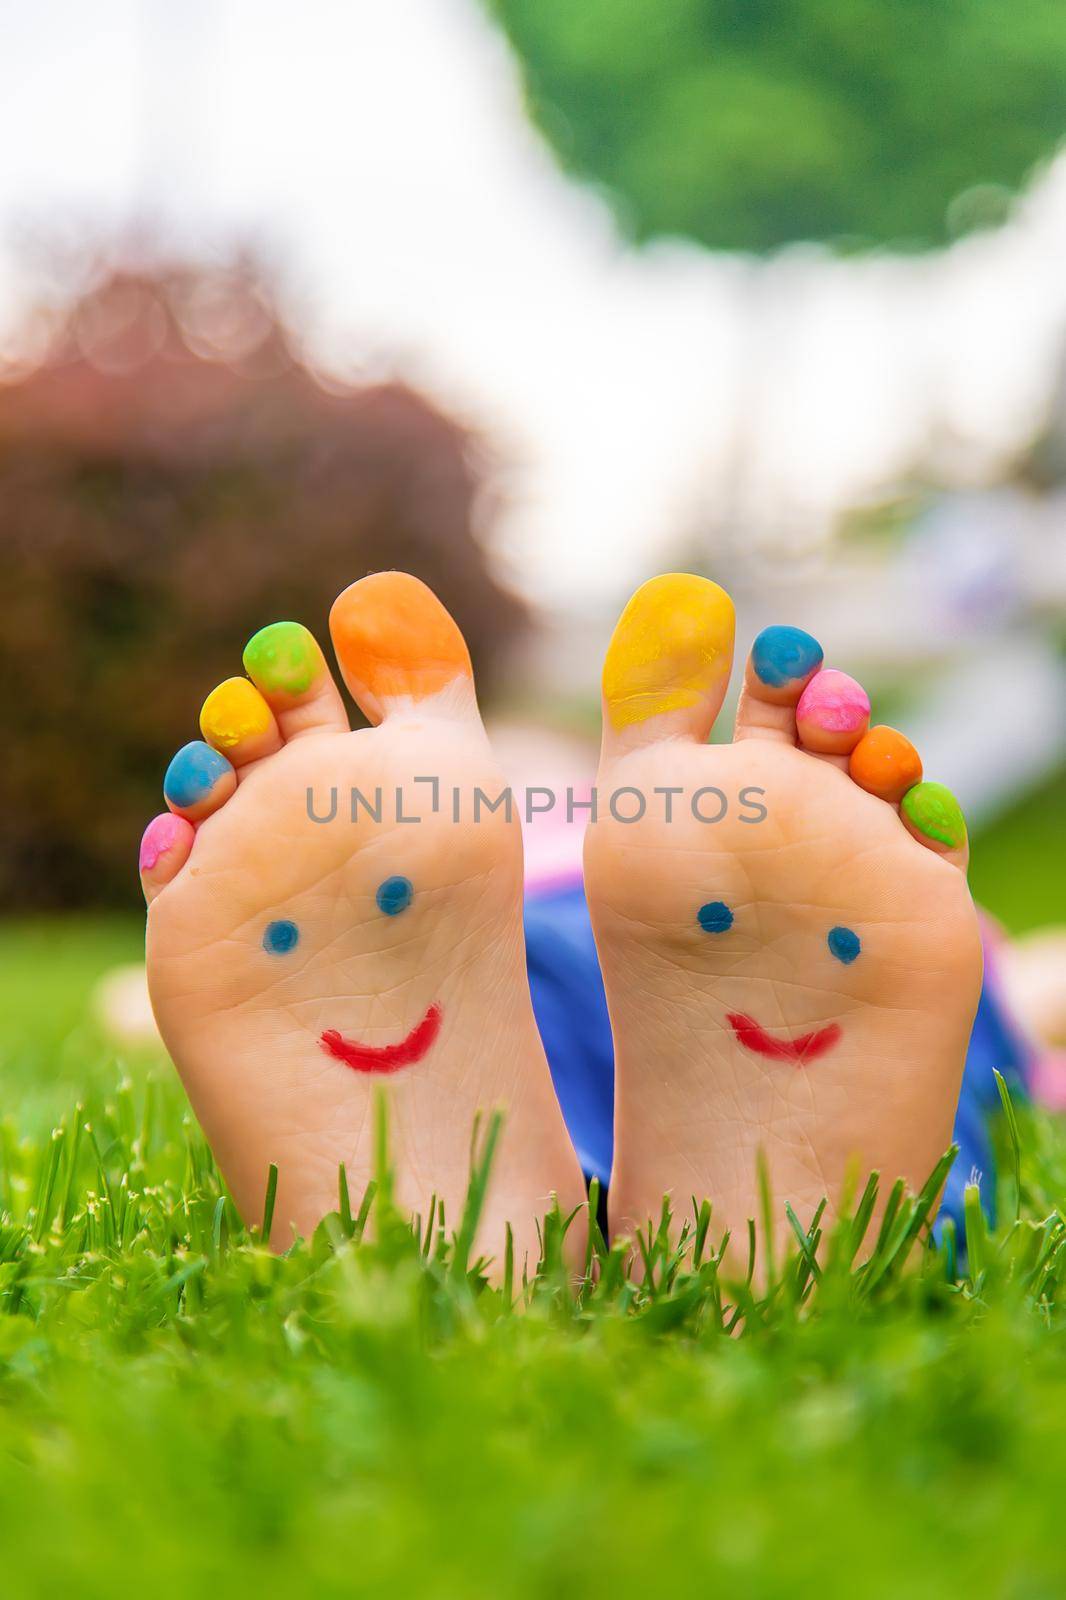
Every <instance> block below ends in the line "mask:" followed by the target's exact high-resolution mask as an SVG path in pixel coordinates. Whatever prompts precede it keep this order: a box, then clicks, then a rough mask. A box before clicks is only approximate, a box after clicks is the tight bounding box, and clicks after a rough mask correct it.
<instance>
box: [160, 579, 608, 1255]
mask: <svg viewBox="0 0 1066 1600" xmlns="http://www.w3.org/2000/svg"><path fill="white" fill-rule="evenodd" d="M330 630H331V634H332V638H333V644H334V648H335V651H336V655H337V659H338V662H339V664H340V668H341V672H342V673H343V675H344V679H345V682H346V683H347V685H348V688H349V689H350V690H351V693H352V695H353V696H354V698H355V700H356V701H357V703H358V705H359V706H360V708H361V709H362V711H363V712H364V713H365V715H366V716H367V718H368V720H369V721H370V722H371V724H373V725H372V726H371V727H369V728H363V729H360V730H357V731H354V732H353V731H352V730H351V729H350V727H349V723H348V717H347V713H346V711H345V709H344V705H343V702H342V700H341V696H340V693H339V691H338V689H337V686H336V684H335V682H334V680H333V678H332V676H331V674H330V671H329V668H328V667H327V665H326V661H325V658H324V656H323V654H322V651H321V650H320V648H319V646H318V644H317V643H316V641H315V639H314V638H313V636H312V635H311V634H310V633H309V632H308V630H307V629H306V628H304V627H302V626H300V625H299V624H297V623H294V622H280V623H274V624H272V625H270V626H268V627H266V628H264V629H263V630H262V631H261V632H259V633H258V634H256V635H255V637H254V638H253V639H252V640H251V641H250V643H249V644H248V646H247V648H246V650H245V652H244V669H245V674H246V676H237V677H233V678H230V679H228V680H227V681H226V682H225V683H223V684H220V685H219V686H218V687H217V688H216V689H214V690H213V691H212V693H211V694H210V695H208V697H207V700H206V701H205V703H204V706H203V709H202V711H201V714H200V731H201V734H202V737H201V738H200V739H198V740H194V741H192V742H191V743H190V744H188V745H186V746H185V747H184V748H183V749H182V750H180V751H179V752H178V754H177V755H176V756H175V757H174V760H173V761H172V762H171V765H170V768H169V770H168V772H167V775H166V779H165V782H164V795H165V798H166V801H167V807H168V809H167V811H166V812H165V813H163V814H162V815H161V816H159V817H157V818H156V819H155V821H154V822H152V823H151V824H150V825H149V827H148V829H147V832H146V833H145V837H144V840H143V843H142V847H141V877H142V883H143V886H144V890H145V895H146V898H147V900H148V936H147V954H148V979H149V987H150V992H151V996H152V1003H153V1006H154V1009H155V1013H156V1018H157V1020H158V1023H159V1026H160V1030H161V1032H162V1034H163V1038H164V1040H165V1042H166V1044H167V1046H168V1049H169V1050H170V1053H171V1055H172V1056H173V1059H174V1061H175V1063H176V1065H177V1067H178V1069H179V1071H180V1073H181V1076H182V1079H183V1081H184V1083H185V1086H186V1088H187V1090H188V1093H189V1096H190V1099H191V1101H192V1104H193V1108H194V1110H195V1111H196V1114H197V1116H198V1117H199V1119H200V1121H201V1123H202V1125H203V1127H204V1129H205V1131H206V1133H207V1135H208V1138H209V1139H210V1141H211V1144H212V1147H213V1149H214V1151H215V1154H216V1156H217V1157H218V1160H219V1163H220V1165H221V1167H222V1170H223V1173H224V1174H225V1177H226V1179H227V1181H228V1183H229V1185H230V1187H231V1189H232V1191H233V1194H234V1197H235V1198H236V1200H237V1203H238V1205H239V1206H240V1208H241V1211H242V1212H243V1214H244V1216H245V1217H246V1219H247V1220H249V1221H250V1222H254V1221H256V1220H258V1218H259V1217H260V1216H261V1215H262V1209H263V1200H264V1193H265V1188H266V1183H267V1177H268V1172H269V1168H270V1165H271V1164H272V1163H274V1164H276V1165H277V1168H278V1188H277V1199H276V1205H275V1210H274V1224H273V1233H272V1242H273V1243H274V1244H275V1245H276V1246H280V1247H281V1248H284V1247H285V1246H286V1245H288V1244H289V1243H290V1242H291V1240H292V1237H293V1233H294V1231H297V1232H300V1233H303V1234H307V1233H309V1232H310V1231H311V1230H312V1229H313V1228H314V1227H315V1225H316V1224H317V1223H318V1221H319V1219H320V1218H321V1217H322V1216H323V1215H324V1213H326V1212H327V1211H330V1210H333V1209H334V1208H335V1207H336V1204H337V1185H338V1167H339V1165H340V1163H342V1162H343V1163H344V1165H345V1169H346V1173H347V1178H348V1183H349V1189H350V1192H351V1194H352V1196H353V1203H354V1201H356V1200H357V1199H358V1197H359V1195H360V1194H361V1193H362V1190H363V1188H364V1186H365V1184H366V1183H367V1181H368V1179H369V1177H370V1176H371V1172H372V1168H373V1160H374V1125H373V1124H374V1117H373V1097H374V1092H375V1088H376V1087H377V1086H379V1085H380V1086H382V1087H383V1089H384V1091H385V1092H386V1093H387V1096H388V1100H389V1116H390V1139H391V1153H392V1157H393V1162H394V1166H395V1172H396V1187H397V1200H398V1201H399V1203H400V1204H401V1205H402V1206H403V1207H404V1208H405V1209H407V1210H408V1211H409V1212H411V1213H419V1214H420V1215H421V1216H422V1218H423V1219H426V1218H427V1217H428V1215H429V1209H430V1205H431V1202H432V1201H433V1200H434V1198H435V1200H436V1202H437V1203H438V1204H443V1207H444V1220H445V1225H446V1227H455V1226H457V1225H458V1223H459V1220H460V1216H461V1211H462V1205H463V1200H464V1197H465V1194H466V1189H467V1182H468V1177H469V1171H470V1151H471V1137H472V1132H473V1129H474V1124H475V1117H476V1116H477V1114H478V1113H479V1112H480V1113H484V1112H488V1111H491V1110H493V1109H494V1108H496V1107H500V1108H502V1109H503V1110H504V1111H505V1113H506V1122H505V1125H504V1132H503V1136H502V1141H501V1146H500V1149H499V1152H498V1157H497V1160H496V1163H495V1169H494V1177H493V1181H492V1185H491V1188H490V1192H489V1197H488V1203H487V1207H486V1211H485V1215H484V1217H483V1222H482V1229H481V1234H480V1236H479V1239H478V1241H477V1246H476V1247H477V1249H478V1250H480V1251H483V1252H486V1253H488V1254H491V1255H492V1256H493V1257H494V1258H495V1261H496V1265H497V1270H498V1268H499V1264H500V1262H501V1261H502V1259H503V1251H504V1242H505V1226H504V1225H505V1223H507V1222H509V1223H510V1224H511V1225H512V1227H513V1230H514V1242H515V1261H516V1268H517V1271H518V1273H519V1274H521V1270H522V1267H523V1265H528V1266H529V1267H530V1269H531V1270H532V1268H533V1267H534V1266H535V1264H536V1259H537V1250H538V1240H537V1224H538V1221H539V1219H540V1218H541V1217H543V1215H544V1213H545V1211H546V1210H547V1209H548V1207H549V1205H550V1202H551V1196H552V1194H556V1195H557V1196H558V1198H559V1202H560V1204H561V1205H562V1206H563V1207H564V1209H567V1210H569V1209H571V1208H572V1207H574V1206H576V1205H579V1204H580V1203H581V1202H582V1201H583V1199H584V1188H583V1184H582V1180H581V1174H580V1171H579V1168H578V1165H577V1160H576V1158H575V1156H574V1153H573V1150H572V1147H571V1145H570V1142H569V1139H568V1137H567V1134H566V1131H565V1128H564V1125H563V1121H562V1117H561V1114H560V1111H559V1107H558V1103H557V1101H556V1099H555V1095H554V1091H553V1089H552V1085H551V1080H550V1076H549V1073H548V1067H547V1063H546V1061H545V1057H544V1051H543V1048H542V1046H541V1043H540V1039H539V1036H538V1033H537V1029H536V1024H535V1021H534V1017H533V1012H532V1007H531V1003H530V997H529V988H528V983H527V980H526V973H525V961H524V945H523V936H522V846H521V838H520V833H519V822H518V818H517V816H515V815H513V814H512V815H511V816H510V817H508V814H507V810H506V808H505V807H500V806H499V805H497V804H496V802H497V801H498V798H499V796H500V794H501V792H502V791H503V790H504V779H503V778H502V776H501V774H500V772H499V771H498V769H497V768H496V765H495V762H494V761H493V758H492V754H491V752H490V750H489V746H488V741H487V739H486V736H485V731H484V729H483V727H482V724H481V719H480V716H479V714H478V708H477V701H476V698H475V693H474V684H473V678H472V674H471V667H470V658H469V655H468V652H467V649H466V645H465V643H464V641H463V639H462V636H461V634H460V632H459V630H458V628H457V627H456V625H455V623H454V621H453V620H452V618H451V617H450V616H449V615H448V613H447V612H446V611H445V610H444V608H443V606H442V605H441V604H440V602H439V601H438V600H437V599H436V597H435V596H434V595H433V594H432V593H431V592H430V591H429V590H428V589H427V588H426V587H425V585H424V584H422V583H420V582H419V581H418V580H417V579H415V578H412V577H409V576H408V575H406V574H404V573H395V572H393V573H379V574H376V575H374V576H373V577H369V578H364V579H362V580H361V581H360V582H359V583H356V584H353V585H352V586H351V587H350V588H349V589H347V590H345V592H344V593H343V594H342V595H341V596H340V598H339V599H338V600H337V601H336V603H335V605H334V606H333V609H332V612H331V615H330ZM456 792H458V793H459V795H460V796H461V805H462V811H461V814H460V816H459V817H458V819H457V818H456V817H455V815H454V811H453V801H452V797H453V796H454V794H455V793H456ZM479 793H480V794H481V795H482V796H483V797H484V799H483V802H482V803H481V804H480V805H479V804H478V803H477V795H478V794H479ZM475 809H476V812H477V814H476V816H475V815H474V811H475ZM438 1216H439V1213H438Z"/></svg>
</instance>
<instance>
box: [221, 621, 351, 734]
mask: <svg viewBox="0 0 1066 1600" xmlns="http://www.w3.org/2000/svg"><path fill="white" fill-rule="evenodd" d="M244 670H245V672H246V673H247V674H248V676H249V678H251V680H252V682H253V684H254V685H255V687H256V688H257V689H258V690H259V692H260V694H261V695H262V696H263V698H264V700H265V701H266V702H267V704H268V705H269V706H270V708H271V710H272V711H273V713H274V717H275V720H276V722H277V725H278V730H279V733H280V735H281V737H282V738H283V739H285V740H286V741H288V740H290V739H299V738H301V737H302V736H303V735H304V734H308V733H321V732H324V731H325V732H334V733H344V732H346V731H347V729H348V714H347V712H346V711H345V709H344V702H343V700H342V699H341V695H340V690H339V689H338V688H337V685H336V684H335V683H334V681H333V674H332V673H331V672H330V670H329V667H328V666H327V665H326V658H325V656H324V655H323V654H322V650H321V648H320V646H319V643H318V640H317V639H316V638H315V636H314V634H313V633H312V632H311V631H310V629H309V628H305V627H304V626H303V624H302V623H301V622H271V623H269V624H268V625H267V627H265V628H260V630H259V632H258V633H256V634H253V636H252V638H251V639H249V641H248V643H247V644H246V645H245V647H244Z"/></svg>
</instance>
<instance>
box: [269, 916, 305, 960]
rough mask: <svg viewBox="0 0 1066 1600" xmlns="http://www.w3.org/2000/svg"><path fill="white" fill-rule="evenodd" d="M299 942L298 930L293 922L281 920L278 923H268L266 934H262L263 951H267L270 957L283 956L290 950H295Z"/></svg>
mask: <svg viewBox="0 0 1066 1600" xmlns="http://www.w3.org/2000/svg"><path fill="white" fill-rule="evenodd" d="M299 942H300V930H299V928H298V927H297V926H296V924H295V922H289V920H288V919H287V918H283V919H282V920H281V921H280V922H268V923H267V925H266V932H265V933H264V934H263V949H264V950H269V951H270V952H271V954H272V955H275V956H285V955H288V953H289V951H290V950H295V949H296V946H297V945H298V944H299Z"/></svg>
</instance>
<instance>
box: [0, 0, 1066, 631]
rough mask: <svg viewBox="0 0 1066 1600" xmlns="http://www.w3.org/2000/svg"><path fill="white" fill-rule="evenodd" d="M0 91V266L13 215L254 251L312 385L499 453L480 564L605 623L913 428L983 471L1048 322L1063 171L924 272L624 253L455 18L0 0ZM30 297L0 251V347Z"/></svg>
mask: <svg viewBox="0 0 1066 1600" xmlns="http://www.w3.org/2000/svg"><path fill="white" fill-rule="evenodd" d="M0 73H2V79H0V149H2V150H3V152H4V155H3V159H2V160H0V250H2V247H3V239H4V238H5V237H8V238H10V237H11V233H12V227H13V226H14V225H24V224H26V223H27V222H30V223H41V222H46V223H47V222H49V221H62V222H63V223H64V225H67V224H69V223H70V222H71V221H77V220H78V219H84V220H85V221H86V222H89V223H92V224H94V225H97V224H99V223H100V222H101V221H104V222H108V221H111V222H114V223H116V224H120V225H121V224H122V223H125V222H127V221H128V220H129V219H130V218H131V217H134V216H142V217H146V218H150V219H153V220H155V221H157V222H160V223H162V224H163V225H165V226H166V227H167V228H168V229H170V230H171V231H176V232H177V233H178V234H179V236H184V237H188V238H189V239H190V240H191V241H192V242H194V243H203V242H205V241H209V242H217V241H219V240H220V239H221V240H225V239H226V238H228V237H229V236H230V234H231V233H232V231H233V229H234V228H239V229H240V230H242V231H243V232H244V233H245V234H248V233H253V234H254V235H255V236H256V237H258V238H260V239H261V240H263V241H264V243H266V244H267V245H268V246H269V247H270V248H271V249H272V250H273V251H274V252H275V253H276V254H277V256H278V257H279V258H280V260H281V261H282V262H283V263H284V265H285V269H286V274H287V280H288V282H289V284H290V286H291V294H292V304H293V308H294V311H296V312H297V313H298V314H299V315H300V316H301V318H303V319H304V320H305V321H308V322H309V325H310V329H311V337H312V344H313V348H314V349H315V351H316V352H317V357H318V359H319V360H320V361H321V362H322V364H323V365H325V366H330V367H334V368H337V369H338V370H349V371H357V370H358V371H363V372H369V373H371V374H375V375H376V374H379V373H383V372H387V373H399V374H400V375H402V376H405V377H407V378H410V379H413V380H414V381H416V382H418V383H420V384H422V385H423V386H425V387H427V388H428V389H429V390H430V391H431V392H432V393H434V394H435V395H437V396H439V397H440V398H441V399H443V400H444V401H445V402H446V403H447V404H448V405H449V406H451V407H452V408H456V409H458V410H460V411H461V413H462V414H463V415H464V416H466V417H468V418H469V419H470V420H472V421H473V422H474V423H475V424H477V425H479V426H481V427H482V428H484V429H485V430H486V431H487V432H488V433H489V435H490V437H492V438H493V439H494V440H496V441H497V442H498V446H499V449H500V451H501V452H502V454H503V456H504V458H505V459H507V460H509V461H511V462H512V463H513V464H514V468H515V470H514V472H513V474H512V476H511V477H510V478H509V480H508V482H507V489H508V494H509V502H510V509H509V510H508V512H507V515H506V522H505V529H504V532H505V551H506V554H507V556H508V559H509V560H510V562H511V565H512V569H513V571H514V572H515V574H516V576H518V577H519V578H520V579H521V581H522V582H523V583H525V584H526V586H527V587H528V588H529V589H530V590H531V591H532V592H533V593H534V594H536V595H538V596H539V597H542V598H544V599H546V600H551V599H561V598H564V597H566V596H567V595H574V594H582V595H589V596H593V595H594V596H597V597H605V598H606V597H610V598H612V599H613V598H614V597H615V596H616V595H617V594H618V593H620V592H621V591H623V590H625V589H627V588H628V587H629V586H630V584H631V581H633V580H636V579H639V578H640V577H643V576H645V575H646V573H647V572H648V571H649V570H653V568H654V566H655V565H656V557H657V555H660V554H665V555H669V554H670V553H671V551H676V542H677V539H678V537H679V535H680V536H684V535H686V534H689V535H690V540H689V542H690V543H691V535H692V534H694V532H695V530H697V529H700V528H703V527H706V526H707V524H708V523H709V522H710V523H715V522H719V521H721V520H722V518H723V517H724V518H725V519H726V520H727V521H728V520H730V519H733V518H736V517H737V516H742V517H743V522H744V526H745V528H746V529H747V530H749V534H748V535H747V536H750V530H751V529H752V528H754V529H755V531H756V536H758V537H760V538H761V539H762V540H763V541H764V542H765V543H766V545H767V547H768V548H769V549H771V550H772V549H773V548H776V547H777V546H779V545H780V544H782V543H788V542H790V541H791V542H794V543H795V542H798V543H801V544H803V543H807V542H809V541H810V540H811V539H812V538H816V537H817V536H818V534H819V533H820V532H821V531H822V530H823V529H824V527H825V525H826V519H827V517H828V516H829V515H830V514H831V513H832V511H833V510H834V508H836V507H838V506H840V505H842V504H846V503H847V502H848V501H849V500H850V499H851V498H852V497H854V496H855V495H857V494H861V493H863V492H866V491H868V490H870V489H871V488H873V487H875V486H876V485H877V484H878V483H879V482H883V481H885V480H886V479H890V478H891V476H892V474H893V473H894V472H896V471H898V470H899V469H900V468H901V467H903V466H904V465H905V464H906V463H907V462H908V461H909V460H910V459H912V458H913V455H914V453H915V452H916V450H918V449H919V448H920V447H921V446H922V444H923V441H925V440H926V439H927V438H928V437H929V435H930V433H931V432H933V433H936V434H937V435H938V436H942V437H947V436H950V437H951V438H952V439H953V440H954V443H953V446H952V448H953V452H954V459H956V460H957V461H958V462H959V463H960V464H961V465H962V466H964V467H965V468H966V469H967V470H970V471H973V472H980V471H982V470H985V469H986V468H987V466H988V465H989V463H990V462H993V461H994V460H995V459H996V458H997V457H999V456H1000V455H1002V454H1003V453H1005V452H1007V451H1009V450H1010V448H1011V447H1012V445H1013V444H1014V443H1015V442H1017V441H1019V440H1021V439H1024V438H1025V437H1026V436H1027V434H1028V433H1029V431H1030V430H1031V428H1032V426H1033V424H1034V422H1035V420H1036V419H1037V418H1038V416H1039V414H1040V410H1041V407H1042V405H1043V403H1044V400H1045V398H1046V395H1047V392H1048V389H1049V386H1050V383H1051V380H1052V377H1053V374H1054V369H1055V363H1056V360H1057V358H1058V355H1059V349H1060V343H1061V340H1062V339H1063V336H1064V329H1066V271H1064V263H1066V164H1062V163H1060V164H1059V166H1058V167H1057V168H1055V169H1053V170H1052V173H1051V174H1050V176H1049V177H1048V178H1047V179H1045V181H1044V182H1043V183H1042V184H1041V185H1040V186H1039V187H1038V189H1037V191H1036V192H1035V193H1034V195H1033V196H1032V197H1031V198H1030V199H1029V201H1027V203H1026V205H1025V207H1024V208H1023V211H1022V214H1021V215H1020V216H1019V218H1018V219H1017V220H1016V222H1015V223H1014V224H1012V225H1011V226H1010V227H1009V228H1007V229H1005V230H1004V231H1003V232H1002V233H1000V234H998V235H995V236H985V237H982V238H978V239H976V240H971V241H969V242H967V243H966V244H964V245H961V246H958V247H956V248H955V249H954V250H952V251H950V252H948V253H947V254H946V255H944V256H941V257H938V258H936V259H933V260H929V261H919V262H895V261H891V260H886V259H882V260H873V261H868V262H864V263H853V264H840V263H829V262H827V261H825V260H823V259H822V258H821V257H820V256H818V255H817V254H816V253H812V252H809V251H807V252H793V253H792V254H790V255H788V256H786V257H784V258H782V259H781V260H779V261H777V262H776V263H774V264H772V265H770V266H765V267H758V268H757V267H754V266H753V265H752V264H751V263H749V262H745V261H743V260H739V259H736V258H729V257H720V256H713V255H710V254H707V253H705V252H701V251H699V250H696V249H693V248H690V247H685V246H680V245H676V246H661V247H659V248H657V249H653V250H645V251H640V252H638V251H632V250H627V249H625V248H623V247H622V246H621V245H620V244H619V242H618V240H617V239H616V236H615V234H614V231H613V229H612V226H611V223H610V219H609V217H608V215H607V213H606V211H605V210H604V208H603V207H602V206H601V205H600V203H599V202H598V201H597V200H596V199H595V198H594V197H592V196H590V195H589V194H587V193H586V192H584V191H582V190H580V189H578V188H576V187H575V186H574V185H572V184H570V183H568V182H567V181H566V180H564V179H563V178H562V177H561V176H560V175H559V174H558V173H557V171H556V170H555V168H554V166H553V164H552V161H551V158H550V156H549V155H548V154H547V152H546V151H545V149H544V148H543V146H542V145H541V144H540V142H539V140H538V139H537V137H536V135H535V134H534V133H533V132H532V131H531V130H530V128H529V127H528V124H527V123H526V121H525V118H524V116H523V114H522V110H521V101H520V94H519V89H518V83H517V76H516V73H515V70H514V67H513V64H512V63H511V61H510V59H509V57H508V54H507V52H506V49H505V47H504V46H503V45H502V43H501V42H500V41H499V40H498V39H497V38H496V36H495V35H494V34H493V33H492V32H491V30H490V29H489V28H488V26H487V24H486V22H485V20H484V16H483V14H482V12H481V11H480V10H479V8H478V6H477V4H476V0H389V3H388V4H384V5H383V4H381V3H380V0H314V3H313V4H308V5H303V6H296V5H293V4H292V3H291V0H183V3H182V4H181V5H180V6H175V5H173V4H168V3H167V0H143V3H141V4H137V3H134V0H93V4H92V5H86V4H85V0H49V3H48V4H46V5H41V6H27V5H25V4H24V3H23V0H0ZM26 287H27V286H26V285H25V284H24V283H20V281H19V280H18V278H17V275H16V271H15V266H14V264H13V260H12V258H11V257H10V255H9V256H8V257H7V259H6V262H5V260H4V258H3V257H2V256H0V326H2V324H3V322H4V320H5V318H10V316H12V315H13V313H14V309H15V307H16V305H17V303H18V300H19V297H20V295H21V294H22V293H24V292H25V290H26Z"/></svg>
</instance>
